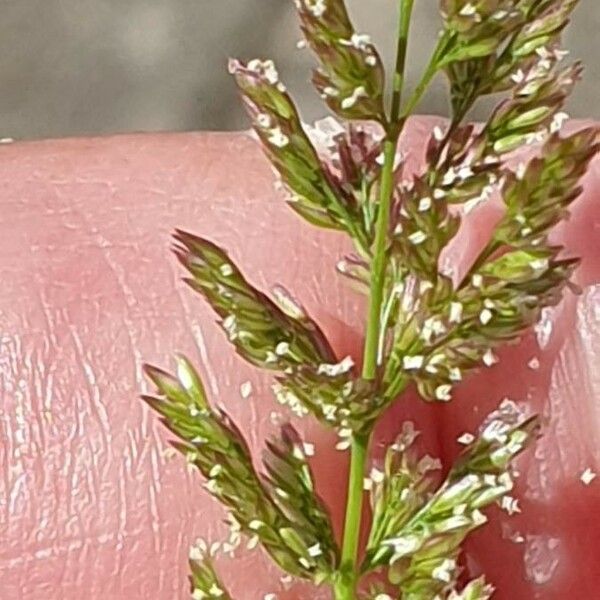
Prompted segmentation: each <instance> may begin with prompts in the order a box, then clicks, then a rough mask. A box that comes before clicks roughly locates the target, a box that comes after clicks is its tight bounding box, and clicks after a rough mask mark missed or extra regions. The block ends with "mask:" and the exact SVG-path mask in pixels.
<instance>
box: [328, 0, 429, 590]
mask: <svg viewBox="0 0 600 600" xmlns="http://www.w3.org/2000/svg"><path fill="white" fill-rule="evenodd" d="M413 4H414V0H400V22H399V33H398V50H397V58H396V72H395V74H394V81H393V93H392V106H391V111H390V119H389V122H388V127H387V132H386V133H387V136H386V141H385V143H384V163H383V169H382V174H381V182H380V186H379V208H378V211H377V221H376V226H375V243H374V247H373V260H372V269H371V290H370V294H369V312H368V321H367V332H366V340H365V351H364V358H363V371H362V376H363V378H364V379H366V380H373V379H375V377H376V374H377V367H378V365H377V354H378V346H379V335H380V328H381V306H382V302H383V289H384V283H385V270H386V262H387V261H386V257H387V244H388V230H389V224H390V209H391V204H392V197H393V191H394V163H395V159H396V147H397V145H398V138H399V137H400V133H401V131H402V128H403V126H404V123H405V121H406V118H405V117H404V118H401V116H400V113H401V111H400V107H401V102H402V90H403V87H404V80H405V75H404V74H405V66H406V50H407V45H408V33H409V28H410V18H411V14H412V9H413ZM431 76H433V73H432V75H431ZM426 85H427V83H425V86H426ZM423 90H424V87H423ZM422 93H423V92H422V91H421V92H420V94H421V95H422ZM419 97H420V96H419ZM416 102H418V98H417V99H416ZM416 102H415V104H416ZM370 437H371V436H370V433H368V434H365V435H360V436H358V435H357V436H355V437H354V439H353V442H352V447H351V461H350V475H349V478H348V497H347V503H346V519H345V522H344V540H343V546H342V565H341V573H340V575H341V576H340V579H339V582H338V583H337V584H336V588H335V597H336V600H355V598H356V586H357V583H358V581H357V580H358V571H359V569H358V544H359V539H360V526H361V522H362V505H363V478H364V473H365V466H366V461H367V454H368V447H369V440H370Z"/></svg>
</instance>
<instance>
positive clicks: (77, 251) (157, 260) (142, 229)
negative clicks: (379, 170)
mask: <svg viewBox="0 0 600 600" xmlns="http://www.w3.org/2000/svg"><path fill="white" fill-rule="evenodd" d="M432 124H433V123H432V120H431V119H423V120H419V121H413V122H411V124H410V127H409V129H408V131H407V134H406V135H405V138H404V141H403V144H404V149H405V150H407V149H409V148H410V149H412V150H413V151H416V154H415V156H416V157H419V156H421V154H420V152H421V150H420V149H421V148H422V144H423V139H424V135H425V134H426V133H427V132H428V131H430V129H431V127H432ZM0 157H1V164H2V170H1V171H0V178H1V179H2V201H3V210H2V215H1V217H0V231H1V233H0V263H1V265H2V268H1V272H2V288H1V289H0V323H1V331H2V337H1V338H0V339H1V345H0V365H1V375H2V379H1V393H2V404H1V412H0V427H1V433H2V436H1V438H0V439H1V441H0V465H1V466H2V477H1V478H0V506H1V507H2V513H1V514H2V517H1V520H0V525H1V529H0V531H1V533H0V540H1V541H0V589H1V592H0V596H1V597H2V599H3V600H20V599H23V600H38V599H40V598H44V599H45V600H59V599H60V600H81V599H82V598H84V597H85V598H89V599H90V600H100V599H102V600H109V599H122V598H127V599H128V600H150V599H152V600H154V599H164V600H171V599H173V598H185V597H187V594H186V592H187V583H186V575H187V567H186V557H187V552H188V546H189V544H190V543H191V542H192V541H193V540H194V539H195V537H196V536H198V535H203V536H205V537H207V538H209V539H211V540H216V539H219V538H220V537H221V536H222V535H223V534H224V532H225V528H224V527H223V526H222V525H221V519H222V516H223V514H222V512H221V510H220V508H219V507H218V505H217V504H216V503H215V502H214V501H212V500H211V499H210V498H209V497H208V496H207V494H206V493H205V492H204V490H203V489H202V488H201V479H200V477H199V476H198V474H196V473H193V474H188V473H186V470H185V467H184V464H183V460H182V459H181V458H180V457H172V456H170V454H169V453H168V452H165V449H166V448H167V444H166V440H167V439H168V437H169V436H168V435H166V434H165V431H164V430H163V428H162V427H161V425H160V424H159V422H158V419H157V418H156V417H155V415H153V414H151V413H150V412H149V411H148V410H147V409H146V408H145V407H143V406H142V403H141V402H140V401H138V400H137V394H138V393H139V392H140V391H141V390H142V389H147V388H146V387H145V386H146V384H145V383H144V382H143V380H142V376H141V365H142V363H143V362H144V361H150V362H153V363H154V364H158V365H161V366H168V367H169V368H170V367H171V366H172V362H171V361H170V355H171V353H172V352H174V351H183V352H185V353H187V354H188V355H189V356H190V357H192V358H193V359H194V361H195V362H196V363H197V364H200V365H201V370H202V373H203V375H204V377H205V379H206V382H207V387H208V389H209V390H210V394H211V396H212V398H213V400H214V401H216V402H221V403H222V404H223V405H225V406H226V407H227V410H228V412H229V413H230V414H231V415H232V416H233V418H234V419H235V420H236V421H237V422H238V423H239V424H240V425H241V427H242V429H243V430H244V431H245V432H247V435H248V437H249V441H250V443H251V446H252V447H253V448H254V449H257V450H258V449H259V447H260V445H261V440H262V439H263V438H264V436H265V435H267V434H268V433H269V432H270V431H272V430H273V425H272V423H271V419H270V413H271V411H273V410H277V407H276V406H275V405H274V403H273V400H272V398H271V395H270V392H269V387H268V384H269V378H268V377H266V376H264V375H263V374H261V373H259V372H258V371H256V370H255V369H253V368H251V367H249V366H247V365H246V364H245V363H243V362H242V361H241V360H240V359H238V358H237V357H236V355H235V354H234V353H233V351H232V349H231V348H230V347H229V346H228V344H227V343H226V342H225V340H224V337H223V335H222V332H221V331H220V330H219V329H218V327H217V326H216V324H215V322H214V320H215V319H214V315H213V314H212V313H211V311H210V309H209V308H208V307H207V306H206V304H205V303H204V302H203V301H202V300H201V299H200V298H198V297H196V296H194V295H193V293H192V292H191V291H190V290H188V289H187V288H186V287H185V286H184V285H183V284H182V283H180V281H179V278H180V276H181V275H182V272H181V269H180V268H179V267H178V265H177V264H176V261H175V260H174V258H173V257H172V256H171V255H170V254H169V252H168V246H169V234H170V232H171V230H172V229H173V228H175V227H183V228H185V229H188V230H190V231H193V232H195V233H198V234H200V235H204V236H207V237H209V238H211V239H212V240H214V241H216V242H217V243H219V244H221V245H222V246H224V247H225V248H227V249H228V250H229V251H230V252H231V255H232V257H233V258H234V259H235V260H236V261H237V262H238V264H239V265H240V267H241V268H242V269H243V271H244V272H245V273H246V274H248V275H249V278H250V279H251V281H253V282H254V283H255V284H257V285H258V286H260V287H262V288H264V289H268V288H269V287H270V286H272V285H273V284H275V283H281V284H283V285H284V286H286V287H287V288H288V289H290V290H293V292H294V293H295V295H296V296H297V297H298V298H299V299H300V300H301V301H302V302H303V303H304V304H305V305H306V307H307V308H308V309H309V311H310V312H311V313H312V314H313V315H314V316H315V317H316V319H317V320H318V321H319V322H320V323H322V325H323V327H324V329H325V330H326V332H327V334H328V335H330V336H331V338H332V340H333V343H334V345H335V347H336V349H337V350H338V352H339V356H340V357H343V356H345V355H346V354H348V353H350V354H352V355H353V356H354V357H355V358H359V357H360V352H361V350H360V346H361V333H360V332H361V328H362V322H363V317H364V302H363V300H362V299H361V298H360V297H359V296H357V295H356V294H355V293H353V292H352V291H351V290H350V289H349V288H348V287H347V286H346V285H345V284H344V282H343V281H342V280H341V279H340V277H338V276H336V275H335V273H334V270H333V265H334V263H335V262H336V260H337V259H338V258H339V257H340V255H342V254H343V253H344V251H346V250H347V249H348V243H347V242H346V241H345V240H344V238H343V236H341V235H338V234H335V233H328V232H324V231H317V230H316V229H314V228H312V227H310V226H308V225H305V224H303V223H302V222H300V221H299V219H298V218H297V217H296V216H295V215H294V214H293V213H292V212H291V211H290V210H289V209H288V208H286V206H285V205H284V203H283V201H282V199H281V198H280V197H279V196H278V195H277V194H276V193H275V192H274V191H273V185H272V184H273V178H272V175H271V173H270V171H269V169H268V167H267V164H266V161H265V159H264V158H263V157H262V155H261V153H260V151H259V149H258V147H257V145H256V144H255V142H254V141H252V140H251V139H250V138H249V137H248V136H246V135H239V134H186V135H160V136H147V135H134V136H122V137H114V138H104V139H94V140H64V141H48V142H35V143H26V144H14V145H10V146H6V147H2V148H0ZM415 160H416V159H415ZM599 180H600V162H596V163H595V164H594V165H593V166H592V169H591V172H590V174H589V175H588V176H587V178H586V182H585V183H586V192H585V194H584V196H583V197H582V198H581V199H580V200H579V201H578V203H577V205H576V207H575V209H574V211H573V217H572V218H571V220H570V221H569V222H568V223H566V224H565V225H564V226H562V227H561V228H560V231H558V232H557V233H556V239H557V240H560V241H563V242H564V243H566V244H567V246H568V248H569V253H570V254H577V255H580V256H582V257H583V264H582V267H581V269H580V270H579V271H578V274H577V280H578V283H579V284H580V285H581V286H582V288H583V295H581V296H579V297H575V296H573V295H570V294H567V296H566V298H565V300H564V302H563V303H562V304H561V305H560V306H559V307H558V309H556V310H554V311H552V312H551V313H550V315H549V316H548V318H547V319H546V321H545V322H544V323H545V324H544V326H543V327H540V328H539V330H538V334H537V337H536V335H535V334H534V333H531V334H528V335H527V336H526V338H525V340H524V341H523V342H522V343H521V344H520V345H518V346H514V347H511V348H507V349H505V350H504V351H502V352H501V353H500V357H501V362H500V364H499V365H497V366H495V367H493V368H491V369H487V370H485V371H482V372H480V373H478V374H475V375H473V376H471V377H470V378H469V379H468V381H467V382H465V383H464V384H463V385H461V386H460V387H459V389H458V391H457V393H456V398H455V401H454V403H453V404H451V405H449V406H433V407H431V406H428V405H425V404H424V403H423V402H421V401H420V400H418V399H417V398H416V397H414V395H413V394H410V397H408V398H407V399H404V400H402V401H400V402H398V403H397V405H396V406H395V407H394V408H393V409H392V410H391V411H390V412H389V413H388V414H387V415H386V417H385V419H384V422H383V423H382V424H381V426H380V428H379V430H378V435H377V441H378V442H382V441H389V440H391V439H392V438H393V436H394V433H396V432H397V431H398V429H399V426H400V423H401V421H402V420H403V419H406V418H410V419H411V420H414V421H415V422H416V425H417V427H418V428H423V429H428V430H429V434H428V435H426V436H424V439H423V442H422V448H423V450H427V451H429V452H430V453H432V454H434V455H435V454H437V455H440V456H441V457H442V458H443V459H450V458H451V457H453V456H454V455H455V454H456V453H457V452H458V451H459V448H460V446H459V445H458V444H457V442H456V437H457V436H458V435H460V434H461V433H463V432H464V431H468V430H473V428H475V427H476V426H477V424H478V423H479V422H480V420H481V419H482V418H483V416H484V415H485V414H486V413H487V412H488V411H490V410H492V408H493V407H495V406H496V405H497V404H498V402H499V401H500V400H501V399H502V398H504V397H505V396H509V397H511V398H514V399H516V400H521V401H525V402H526V403H527V404H528V405H529V406H530V407H532V409H534V410H537V411H540V412H541V413H542V414H543V415H544V416H545V417H546V429H545V436H544V438H543V439H542V440H541V441H540V442H539V444H538V445H537V448H536V449H535V451H532V452H530V453H529V455H528V456H527V457H525V458H524V459H523V460H522V461H521V462H520V468H521V471H522V477H521V479H520V490H519V494H520V497H521V498H522V500H521V506H522V509H523V514H522V515H517V516H514V517H509V516H508V515H505V514H504V513H501V512H500V511H499V510H495V511H493V514H494V524H493V525H491V526H489V527H486V528H485V529H484V530H482V531H481V532H479V533H477V534H476V535H475V536H474V537H473V540H472V541H471V542H470V543H469V545H468V549H467V565H468V567H469V568H470V569H471V570H472V572H473V573H474V574H477V573H479V572H480V571H484V572H486V573H487V574H488V576H489V579H490V581H492V582H493V583H494V584H496V585H497V586H498V594H497V596H496V598H498V599H499V600H529V599H531V598H543V599H546V600H550V599H559V598H560V599H563V598H566V597H573V598H578V599H579V598H582V599H583V598H586V599H587V598H595V597H597V595H598V593H597V590H596V583H597V581H598V580H600V561H599V560H598V552H597V549H598V547H599V546H600V519H599V518H598V516H599V512H598V511H599V509H598V506H600V480H597V481H594V482H592V483H591V485H589V486H585V485H583V483H582V482H581V481H580V479H579V477H580V475H581V473H582V472H583V471H584V470H585V469H586V468H587V467H590V468H591V469H592V470H596V469H598V470H600V441H599V440H600V437H599V436H598V429H599V426H600V408H599V404H598V398H600V374H599V373H600V370H599V368H598V364H597V360H598V356H599V355H600V259H599V258H598V257H599V256H600V210H599V209H598V207H597V204H596V202H597V198H596V195H595V193H594V184H595V183H596V184H597V183H598V181H599ZM496 211H497V207H496V208H495V207H494V206H493V205H491V206H486V207H483V208H482V209H481V210H480V211H478V212H477V213H475V214H474V215H473V216H472V218H469V220H468V222H467V227H466V230H465V232H464V233H463V235H462V237H461V239H460V241H459V242H458V243H456V244H455V245H454V248H453V250H452V252H451V255H450V256H448V257H447V258H448V260H449V261H450V263H449V264H455V265H456V266H457V267H458V268H460V265H463V266H464V264H465V263H468V260H469V257H470V256H472V254H473V252H474V250H475V249H476V247H477V246H478V245H480V244H481V242H482V240H483V238H484V235H485V232H486V230H489V227H490V226H491V223H492V222H493V215H494V214H496ZM300 257H301V258H300ZM540 345H541V346H543V348H541V347H540ZM532 358H537V359H538V360H539V363H540V366H539V368H538V369H535V370H534V369H532V368H530V367H529V366H528V363H529V361H530V360H531V359H532ZM245 381H251V382H252V386H253V393H252V395H251V397H250V398H249V399H247V400H243V399H242V398H241V397H240V393H239V387H240V384H242V383H243V382H245ZM301 428H302V430H303V431H304V432H305V433H306V436H307V438H308V439H309V440H311V441H313V442H314V443H315V444H316V447H317V453H316V457H315V459H314V465H315V470H316V476H317V481H318V486H319V489H320V491H321V493H322V495H323V497H324V498H325V499H326V500H327V502H328V503H329V504H330V506H331V507H332V511H333V513H334V518H335V522H336V527H337V529H338V530H339V525H340V521H341V513H342V509H343V501H344V481H345V465H346V460H347V456H346V455H345V454H344V453H340V452H337V451H334V450H332V445H333V441H334V440H333V439H332V436H331V435H329V434H326V433H323V431H322V430H321V429H320V428H319V427H317V426H316V425H314V424H313V423H311V422H310V420H307V421H306V422H305V423H303V424H302V425H301ZM375 453H376V454H379V455H380V454H381V448H380V447H378V446H377V444H376V447H375ZM517 533H518V534H520V535H521V536H522V538H523V539H524V540H525V541H524V542H523V543H515V541H511V540H509V539H505V538H506V537H508V536H510V535H513V537H514V535H516V534H517ZM503 536H504V537H503ZM222 573H223V576H224V579H225V580H226V581H227V583H228V585H229V587H230V588H231V591H232V592H233V594H234V595H235V596H236V597H237V598H240V599H241V600H258V599H259V598H262V597H263V595H264V594H265V593H267V592H276V593H278V594H279V595H278V598H280V599H287V600H292V599H294V600H298V599H300V598H314V599H317V598H319V599H325V598H328V597H329V595H328V592H326V591H315V590H313V589H312V588H310V587H307V586H302V585H295V586H293V587H292V588H291V589H290V590H289V591H287V592H284V591H281V590H282V589H283V587H282V585H281V583H280V581H279V574H278V573H277V571H276V570H275V569H274V568H272V567H270V566H269V565H268V562H267V561H266V560H265V559H264V557H263V556H262V555H261V554H260V552H253V553H250V554H244V555H243V556H242V557H241V558H238V559H236V562H235V563H228V562H227V561H224V562H223V564H222Z"/></svg>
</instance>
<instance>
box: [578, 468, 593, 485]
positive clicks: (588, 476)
mask: <svg viewBox="0 0 600 600" xmlns="http://www.w3.org/2000/svg"><path fill="white" fill-rule="evenodd" d="M596 477H597V474H596V473H595V472H594V471H592V469H590V468H589V467H588V468H587V469H586V470H585V471H584V472H583V473H582V474H581V477H580V478H579V479H580V480H581V482H582V483H583V485H590V483H592V481H594V479H596Z"/></svg>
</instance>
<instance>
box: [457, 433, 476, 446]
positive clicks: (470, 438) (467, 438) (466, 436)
mask: <svg viewBox="0 0 600 600" xmlns="http://www.w3.org/2000/svg"><path fill="white" fill-rule="evenodd" d="M456 441H457V442H458V443H459V444H462V445H463V446H468V445H469V444H472V443H473V442H474V441H475V436H474V435H473V434H472V433H469V432H465V433H463V434H462V435H460V436H459V437H458V438H456Z"/></svg>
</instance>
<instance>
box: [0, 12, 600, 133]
mask: <svg viewBox="0 0 600 600" xmlns="http://www.w3.org/2000/svg"><path fill="white" fill-rule="evenodd" d="M348 4H349V7H350V9H351V11H352V14H353V17H354V21H355V24H356V26H357V29H359V30H360V31H364V32H368V33H370V34H371V35H372V36H373V38H374V40H375V42H376V43H377V44H378V46H379V47H380V50H381V52H382V54H383V55H384V56H385V57H386V59H387V60H389V59H390V58H391V54H392V52H393V45H394V29H395V16H394V15H395V7H396V5H397V2H396V0H348ZM415 4H416V7H415V19H416V21H417V26H416V27H415V29H414V31H413V36H412V40H411V51H412V52H411V55H410V58H409V65H410V69H409V78H410V80H411V81H414V77H415V74H417V73H418V71H419V69H420V68H422V67H423V63H424V62H425V60H426V57H427V55H428V52H429V50H430V48H431V45H432V41H433V40H434V38H435V35H436V32H437V29H438V26H439V21H438V14H437V7H438V0H417V2H416V3H415ZM599 30H600V2H599V1H598V0H581V6H580V8H579V9H578V11H577V14H576V16H575V18H574V19H573V24H572V25H571V28H570V30H569V32H568V34H567V36H566V43H567V46H568V47H569V48H570V49H571V51H572V54H573V57H574V58H582V59H583V60H584V61H585V63H586V74H585V80H584V82H583V83H581V84H580V86H579V88H578V89H577V92H576V93H575V95H574V97H573V99H572V101H571V104H570V106H569V112H570V113H571V114H572V115H573V116H577V117H593V118H596V119H598V118H600V106H599V103H598V97H599V96H600V61H599V60H598V44H597V35H598V31H599ZM298 39H299V33H298V28H297V23H296V19H295V15H294V11H293V1H292V0H0V84H1V87H0V137H13V138H17V139H23V138H47V137H59V136H72V135H83V134H105V133H113V132H123V131H162V130H198V129H204V130H207V129H210V130H219V129H238V128H242V127H245V126H246V121H245V118H244V115H243V113H242V111H241V109H240V106H239V103H238V100H237V97H236V94H235V90H234V87H233V85H232V82H231V80H230V77H229V76H228V74H227V70H226V61H227V57H228V56H238V57H243V58H252V57H256V56H259V57H272V58H274V59H275V60H276V62H277V64H278V67H279V69H280V71H281V73H282V76H283V78H284V80H285V81H286V82H287V83H288V84H289V87H290V88H291V89H292V91H293V92H294V94H295V96H296V98H297V100H298V101H299V103H300V105H301V107H302V112H303V116H304V118H306V119H314V118H316V117H318V116H321V115H322V114H323V109H322V108H321V107H320V103H319V99H318V97H317V95H316V94H315V92H314V91H313V90H312V88H311V86H310V85H309V84H308V78H309V69H310V65H311V62H312V61H311V57H310V54H309V53H308V51H306V50H305V51H302V52H300V51H298V50H296V48H295V45H296V41H297V40H298ZM445 111H446V100H445V94H444V84H443V81H441V80H440V81H438V82H437V84H436V86H435V87H434V88H433V90H432V92H431V93H430V94H429V95H428V96H427V97H426V99H425V101H424V102H423V105H422V107H421V112H425V113H434V114H444V113H445ZM475 116H477V114H476V115H475Z"/></svg>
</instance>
